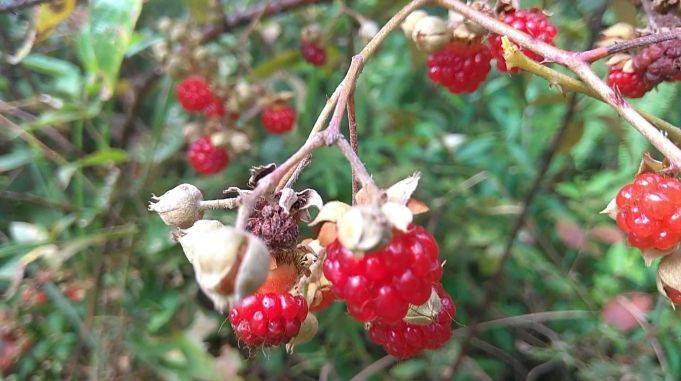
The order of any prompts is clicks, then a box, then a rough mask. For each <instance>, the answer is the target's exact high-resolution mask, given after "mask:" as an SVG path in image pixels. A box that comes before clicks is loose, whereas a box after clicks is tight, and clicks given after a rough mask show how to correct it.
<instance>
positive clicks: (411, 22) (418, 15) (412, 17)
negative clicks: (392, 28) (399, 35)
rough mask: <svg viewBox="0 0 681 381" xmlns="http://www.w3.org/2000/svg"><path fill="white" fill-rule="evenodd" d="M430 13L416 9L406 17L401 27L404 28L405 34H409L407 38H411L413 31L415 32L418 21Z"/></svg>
mask: <svg viewBox="0 0 681 381" xmlns="http://www.w3.org/2000/svg"><path fill="white" fill-rule="evenodd" d="M427 16H428V13H426V11H422V10H420V9H417V10H415V11H414V12H412V13H410V14H409V16H407V18H405V19H404V21H403V22H402V24H401V25H400V27H401V28H402V31H403V32H404V35H405V36H407V38H411V35H412V33H413V32H414V27H415V26H416V23H417V22H419V20H421V19H422V18H424V17H427Z"/></svg>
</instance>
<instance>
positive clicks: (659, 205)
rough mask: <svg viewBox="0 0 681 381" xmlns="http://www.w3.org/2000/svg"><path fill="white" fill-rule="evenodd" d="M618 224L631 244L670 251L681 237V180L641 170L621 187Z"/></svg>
mask: <svg viewBox="0 0 681 381" xmlns="http://www.w3.org/2000/svg"><path fill="white" fill-rule="evenodd" d="M615 202H616V203H617V208H618V212H617V225H618V226H619V227H620V229H622V230H623V231H624V232H625V233H627V238H628V240H629V244H630V245H631V246H634V247H637V248H639V249H641V250H644V249H657V250H661V251H667V250H670V249H672V248H674V247H675V246H676V245H677V244H678V243H679V241H681V182H679V180H677V179H675V178H671V177H662V176H660V175H658V174H655V173H642V174H640V175H638V176H636V179H634V182H633V183H631V184H627V185H625V186H624V187H622V189H620V191H619V193H618V194H617V198H616V199H615Z"/></svg>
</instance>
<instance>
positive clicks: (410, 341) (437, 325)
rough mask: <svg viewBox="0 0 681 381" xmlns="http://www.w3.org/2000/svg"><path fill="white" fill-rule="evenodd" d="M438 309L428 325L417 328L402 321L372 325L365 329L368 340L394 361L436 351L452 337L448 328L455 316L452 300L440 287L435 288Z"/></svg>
mask: <svg viewBox="0 0 681 381" xmlns="http://www.w3.org/2000/svg"><path fill="white" fill-rule="evenodd" d="M434 288H435V290H436V291H437V294H438V296H439V297H440V301H441V304H442V305H441V307H440V311H439V312H438V313H437V315H436V316H435V318H434V319H433V321H432V322H430V324H427V325H417V324H410V323H406V322H404V321H402V322H400V323H398V324H395V325H389V324H385V323H382V322H373V323H370V326H369V339H371V341H373V342H374V343H376V344H379V345H381V346H383V348H384V349H385V350H386V352H388V353H389V354H391V355H393V356H395V357H398V358H402V359H403V358H408V357H412V356H414V355H416V354H418V353H420V352H421V351H423V350H425V349H437V348H439V347H441V346H443V345H444V344H445V343H446V342H447V341H449V339H450V338H451V337H452V330H451V329H450V324H451V322H452V318H453V317H454V315H455V314H456V306H455V305H454V302H453V301H452V298H451V297H450V296H449V295H448V294H447V292H445V290H444V289H443V288H442V286H441V285H440V284H436V285H435V287H434Z"/></svg>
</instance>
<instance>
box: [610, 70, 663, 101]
mask: <svg viewBox="0 0 681 381" xmlns="http://www.w3.org/2000/svg"><path fill="white" fill-rule="evenodd" d="M608 86H610V87H612V88H613V89H617V90H618V91H619V92H620V93H621V94H622V95H624V96H625V97H627V98H641V97H642V96H643V95H645V93H647V92H648V91H650V90H652V88H653V85H652V84H651V83H650V82H648V81H647V80H646V79H645V77H644V75H643V72H634V73H625V72H623V71H622V69H618V68H616V67H614V66H611V67H610V69H609V70H608Z"/></svg>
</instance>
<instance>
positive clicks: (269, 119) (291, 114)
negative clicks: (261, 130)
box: [260, 103, 296, 135]
mask: <svg viewBox="0 0 681 381" xmlns="http://www.w3.org/2000/svg"><path fill="white" fill-rule="evenodd" d="M260 120H261V122H262V125H263V126H264V127H265V129H266V130H267V131H269V132H270V133H272V134H275V135H279V134H283V133H286V132H289V131H291V130H292V129H293V126H294V125H295V123H296V110H295V109H294V108H293V107H291V106H290V105H288V104H286V103H274V104H272V105H270V106H268V107H266V108H265V109H264V110H263V111H262V114H261V115H260Z"/></svg>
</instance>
